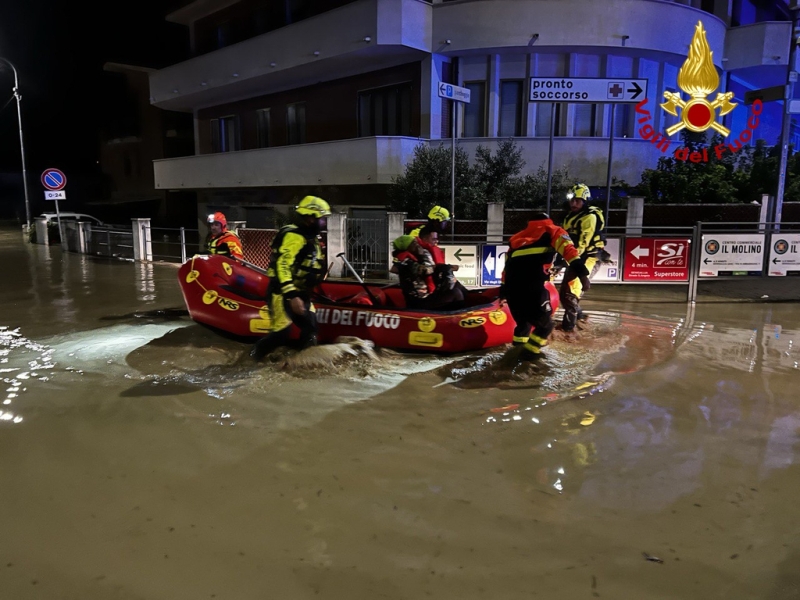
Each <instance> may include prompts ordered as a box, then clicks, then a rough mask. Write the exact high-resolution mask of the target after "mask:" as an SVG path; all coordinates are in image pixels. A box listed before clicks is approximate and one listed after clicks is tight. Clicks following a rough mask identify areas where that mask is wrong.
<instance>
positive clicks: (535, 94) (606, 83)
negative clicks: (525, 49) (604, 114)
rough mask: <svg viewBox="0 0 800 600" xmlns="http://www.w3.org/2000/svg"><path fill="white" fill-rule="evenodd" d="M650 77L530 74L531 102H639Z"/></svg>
mask: <svg viewBox="0 0 800 600" xmlns="http://www.w3.org/2000/svg"><path fill="white" fill-rule="evenodd" d="M644 98H647V79H595V78H592V77H531V95H530V100H531V102H605V103H608V102H639V101H641V100H643V99H644Z"/></svg>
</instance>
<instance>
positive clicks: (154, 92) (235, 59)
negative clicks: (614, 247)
mask: <svg viewBox="0 0 800 600" xmlns="http://www.w3.org/2000/svg"><path fill="white" fill-rule="evenodd" d="M431 29H432V21H431V6H430V5H429V4H427V3H426V2H423V1H422V0H363V1H361V2H355V3H353V4H348V5H346V6H342V7H340V8H337V9H335V10H332V11H329V12H326V13H323V14H321V15H318V16H316V17H312V18H310V19H306V20H304V21H300V22H299V23H296V24H293V25H289V26H287V27H283V28H281V29H277V30H275V31H272V32H269V33H265V34H263V35H260V36H258V37H254V38H251V39H249V40H245V41H243V42H240V43H238V44H234V45H232V46H228V47H226V48H222V49H220V50H217V51H215V52H211V53H209V54H204V55H202V56H197V57H195V58H192V59H191V60H188V61H184V62H182V63H179V64H177V65H173V66H171V67H167V68H166V69H162V70H160V71H157V72H156V73H153V74H152V75H151V76H150V97H151V102H152V103H154V104H156V105H157V106H159V107H160V108H170V109H173V110H191V109H193V108H202V107H205V106H214V105H216V104H219V103H221V102H225V101H228V102H229V101H231V100H233V99H239V98H248V97H251V96H253V95H257V94H263V93H265V91H267V90H268V91H270V92H275V91H279V90H283V89H292V88H295V87H300V86H303V85H309V84H312V83H317V82H319V81H328V80H331V79H337V78H340V77H342V76H345V75H353V74H356V73H362V72H367V71H373V70H375V69H376V68H380V67H381V66H382V63H384V64H392V63H394V64H401V63H402V62H407V61H408V60H409V59H410V58H411V57H417V58H422V56H423V55H424V53H429V52H430V50H431V48H430V37H431ZM367 37H369V38H370V39H369V41H366V38H367ZM403 49H405V50H406V51H407V52H406V53H404V52H403ZM315 52H317V53H318V54H316V55H315V54H314V53H315Z"/></svg>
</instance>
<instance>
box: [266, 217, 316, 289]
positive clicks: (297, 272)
mask: <svg viewBox="0 0 800 600" xmlns="http://www.w3.org/2000/svg"><path fill="white" fill-rule="evenodd" d="M323 261H324V256H323V253H322V246H321V245H320V243H319V240H318V239H317V235H316V233H314V232H311V231H309V230H305V229H303V228H301V227H298V226H297V225H286V226H285V227H282V228H281V230H280V231H279V232H278V235H277V236H275V239H274V240H273V242H272V256H271V257H270V261H269V268H268V269H267V275H268V276H269V277H271V278H274V279H275V280H277V283H278V285H279V287H278V293H280V294H281V295H284V296H286V297H287V298H292V297H294V296H298V295H300V294H301V293H302V292H308V291H311V289H312V288H313V287H314V286H315V285H317V284H318V283H319V282H320V281H321V280H322V277H323V274H324V270H323V268H322V266H323V264H324V263H323Z"/></svg>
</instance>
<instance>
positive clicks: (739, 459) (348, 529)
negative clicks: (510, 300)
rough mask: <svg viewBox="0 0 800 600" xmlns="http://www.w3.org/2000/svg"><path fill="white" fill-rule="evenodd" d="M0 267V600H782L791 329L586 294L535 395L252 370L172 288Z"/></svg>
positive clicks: (376, 368)
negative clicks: (5, 272) (3, 273)
mask: <svg viewBox="0 0 800 600" xmlns="http://www.w3.org/2000/svg"><path fill="white" fill-rule="evenodd" d="M0 251H2V253H3V256H4V257H5V258H6V260H7V261H9V263H10V264H11V265H13V269H11V272H13V273H15V276H14V278H12V279H9V281H8V282H7V283H6V285H5V286H4V287H3V289H2V290H0V306H2V308H3V313H2V317H0V372H1V373H2V376H3V378H4V379H3V381H4V383H5V388H4V389H5V392H4V394H3V397H2V399H1V400H0V402H2V404H0V411H2V414H0V532H1V535H0V598H11V599H14V600H27V599H39V598H41V599H50V598H64V599H70V600H72V599H75V600H77V599H80V600H88V599H98V600H106V599H109V600H110V599H117V600H119V599H122V600H134V599H135V600H140V599H165V600H166V599H169V600H175V599H187V600H188V599H197V598H218V599H235V600H249V599H261V598H293V599H294V598H299V599H302V598H332V599H338V598H348V599H349V598H393V599H394V598H397V599H400V598H403V599H405V598H422V597H428V596H431V597H438V598H459V599H461V598H492V599H494V598H504V599H506V598H509V599H516V598H532V597H539V598H566V599H571V598H595V597H600V598H603V597H605V598H615V599H616V598H636V599H656V598H658V599H664V598H676V599H677V598H681V599H684V598H703V599H709V598H726V599H729V598H769V599H779V600H783V599H787V600H788V599H790V598H798V597H800V572H799V571H798V570H797V566H798V564H800V542H799V541H798V540H800V537H798V533H800V531H798V530H799V529H800V519H798V517H797V514H796V513H797V511H796V508H795V506H796V498H797V496H798V494H799V493H800V469H799V468H798V460H800V455H798V452H800V445H798V435H799V434H800V404H799V403H798V400H797V395H796V391H795V390H796V387H797V382H798V381H800V377H798V361H800V352H798V350H797V347H796V346H797V343H798V342H799V341H800V337H799V334H798V332H799V331H800V305H798V304H794V303H792V302H778V303H760V302H758V303H744V304H743V303H741V302H736V301H725V296H724V295H722V294H718V295H713V296H712V295H710V294H709V295H708V297H709V298H712V297H713V301H709V302H702V301H701V302H699V303H698V304H697V305H695V306H694V307H691V306H687V305H686V304H685V303H683V302H681V301H680V299H678V301H675V299H674V298H672V297H671V296H670V295H669V294H667V293H665V291H666V288H664V289H661V290H656V291H655V293H653V292H650V291H647V288H645V287H644V286H639V287H637V288H635V289H629V290H627V291H625V293H624V294H623V292H622V291H616V290H614V289H613V288H615V287H618V286H602V285H598V286H594V287H593V289H592V290H590V292H589V296H588V297H587V301H586V303H585V305H586V308H587V310H588V311H589V312H590V320H589V322H588V324H587V325H586V327H585V329H583V330H582V331H580V332H579V333H578V334H577V335H575V336H569V337H566V336H563V335H560V334H556V335H555V336H554V340H553V343H552V344H551V346H550V347H549V348H548V355H547V358H546V360H545V361H544V363H543V364H542V365H539V366H537V367H536V368H534V369H529V370H523V371H521V370H519V369H517V368H516V367H514V366H513V365H509V364H507V363H506V362H504V357H503V352H504V350H505V349H495V350H492V351H486V352H481V353H474V354H471V355H465V356H457V357H448V358H442V357H434V356H428V355H420V354H416V355H402V354H398V353H394V352H389V351H382V350H380V349H370V348H369V347H368V345H367V346H364V345H363V344H359V343H358V342H356V341H354V340H346V341H343V342H342V343H341V344H339V345H332V346H330V347H327V348H323V349H313V350H314V353H311V354H307V355H304V356H293V355H291V354H287V355H286V356H284V357H281V358H280V360H276V361H275V362H269V361H267V362H265V363H263V364H260V365H256V364H254V363H252V362H251V361H249V360H248V358H247V356H246V354H247V351H248V350H249V347H248V346H246V345H244V344H241V343H239V342H235V341H231V340H227V339H224V338H222V337H220V336H218V335H216V334H215V333H213V332H211V331H209V330H208V329H205V328H203V327H201V326H199V325H196V324H193V323H192V322H191V321H189V320H188V319H187V318H186V317H185V316H183V314H182V308H183V302H182V298H181V294H180V290H179V287H178V284H177V280H176V277H175V275H176V273H177V267H176V266H175V265H160V264H156V265H146V266H145V265H138V264H133V263H126V262H116V261H112V262H109V261H105V260H97V259H93V258H90V257H84V256H78V255H64V254H62V253H61V251H60V250H59V249H58V248H49V249H48V248H45V247H39V246H30V245H26V244H23V243H22V239H21V236H20V235H19V234H18V233H17V232H9V231H3V232H0ZM719 283H722V282H719ZM726 285H729V284H726ZM782 285H785V284H782ZM673 288H675V289H674V291H672V292H670V294H674V293H678V294H680V293H685V288H683V287H678V286H669V289H673ZM701 291H702V288H701ZM748 293H750V292H748ZM786 293H787V294H790V293H791V292H790V291H787V292H786ZM704 297H705V295H703V296H701V300H702V299H703V298H704ZM787 299H789V298H787Z"/></svg>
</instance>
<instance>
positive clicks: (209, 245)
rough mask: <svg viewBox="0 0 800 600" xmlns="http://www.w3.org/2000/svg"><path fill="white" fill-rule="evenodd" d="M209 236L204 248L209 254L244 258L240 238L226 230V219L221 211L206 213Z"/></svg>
mask: <svg viewBox="0 0 800 600" xmlns="http://www.w3.org/2000/svg"><path fill="white" fill-rule="evenodd" d="M207 222H208V229H209V237H208V239H207V241H206V250H207V251H208V253H209V254H222V255H223V256H230V257H232V258H244V253H243V252H242V240H240V239H239V236H238V235H236V234H235V233H234V232H232V231H228V220H227V219H226V218H225V215H223V214H222V213H221V212H215V213H214V214H213V215H208V219H207Z"/></svg>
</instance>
